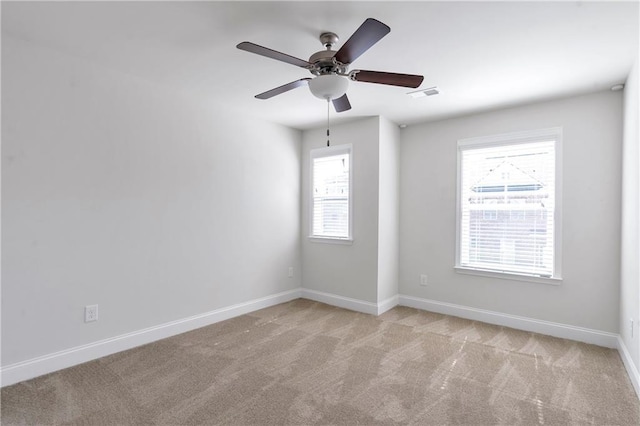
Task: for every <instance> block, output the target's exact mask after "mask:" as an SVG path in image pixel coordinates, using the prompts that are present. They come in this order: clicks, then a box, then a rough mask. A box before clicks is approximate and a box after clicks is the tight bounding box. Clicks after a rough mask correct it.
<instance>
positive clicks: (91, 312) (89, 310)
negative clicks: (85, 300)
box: [84, 305, 98, 322]
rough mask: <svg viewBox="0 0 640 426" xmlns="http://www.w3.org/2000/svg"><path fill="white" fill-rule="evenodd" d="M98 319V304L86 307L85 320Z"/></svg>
mask: <svg viewBox="0 0 640 426" xmlns="http://www.w3.org/2000/svg"><path fill="white" fill-rule="evenodd" d="M92 321H98V305H87V306H85V307H84V322H92Z"/></svg>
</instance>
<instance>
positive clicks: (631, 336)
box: [631, 318, 633, 337]
mask: <svg viewBox="0 0 640 426" xmlns="http://www.w3.org/2000/svg"><path fill="white" fill-rule="evenodd" d="M631 337H633V318H631Z"/></svg>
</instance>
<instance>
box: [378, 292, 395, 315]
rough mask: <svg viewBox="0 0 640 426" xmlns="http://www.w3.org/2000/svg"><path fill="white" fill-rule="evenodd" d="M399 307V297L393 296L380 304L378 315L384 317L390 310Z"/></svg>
mask: <svg viewBox="0 0 640 426" xmlns="http://www.w3.org/2000/svg"><path fill="white" fill-rule="evenodd" d="M396 306H398V295H397V294H396V295H394V296H391V297H390V298H388V299H385V300H383V301H382V302H378V315H382V314H384V313H385V312H387V311H388V310H390V309H393V308H395V307H396Z"/></svg>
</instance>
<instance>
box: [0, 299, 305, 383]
mask: <svg viewBox="0 0 640 426" xmlns="http://www.w3.org/2000/svg"><path fill="white" fill-rule="evenodd" d="M301 293H302V292H301V289H300V288H297V289H293V290H289V291H284V292H281V293H277V294H274V295H271V296H266V297H262V298H260V299H254V300H250V301H247V302H243V303H238V304H235V305H231V306H227V307H224V308H220V309H216V310H213V311H211V312H207V313H204V314H200V315H194V316H192V317H188V318H184V319H180V320H177V321H171V322H168V323H165V324H161V325H157V326H154V327H149V328H145V329H142V330H138V331H134V332H131V333H126V334H123V335H120V336H116V337H112V338H109V339H104V340H100V341H97V342H93V343H89V344H87V345H82V346H76V347H75V348H70V349H65V350H63V351H60V352H55V353H52V354H48V355H44V356H41V357H37V358H33V359H29V360H26V361H21V362H17V363H15V364H11V365H8V366H6V367H2V368H1V369H0V383H1V385H2V386H8V385H12V384H14V383H18V382H21V381H23V380H28V379H32V378H34V377H38V376H41V375H43V374H48V373H53V372H54V371H58V370H61V369H63V368H68V367H72V366H74V365H78V364H82V363H84V362H87V361H92V360H94V359H97V358H101V357H104V356H107V355H111V354H114V353H116V352H120V351H124V350H127V349H131V348H135V347H136V346H140V345H145V344H147V343H151V342H155V341H157V340H160V339H165V338H167V337H171V336H175V335H177V334H181V333H185V332H187V331H191V330H195V329H196V328H200V327H204V326H207V325H211V324H215V323H217V322H219V321H224V320H227V319H230V318H234V317H237V316H239V315H243V314H247V313H250V312H253V311H257V310H258V309H263V308H267V307H269V306H274V305H278V304H280V303H285V302H288V301H290V300H294V299H299V298H300V296H301Z"/></svg>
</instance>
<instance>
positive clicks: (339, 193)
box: [312, 153, 349, 238]
mask: <svg viewBox="0 0 640 426" xmlns="http://www.w3.org/2000/svg"><path fill="white" fill-rule="evenodd" d="M312 197H313V218H312V220H313V225H312V235H313V236H318V237H333V238H348V237H349V153H341V154H338V155H330V156H325V157H317V158H314V159H313V194H312Z"/></svg>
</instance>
